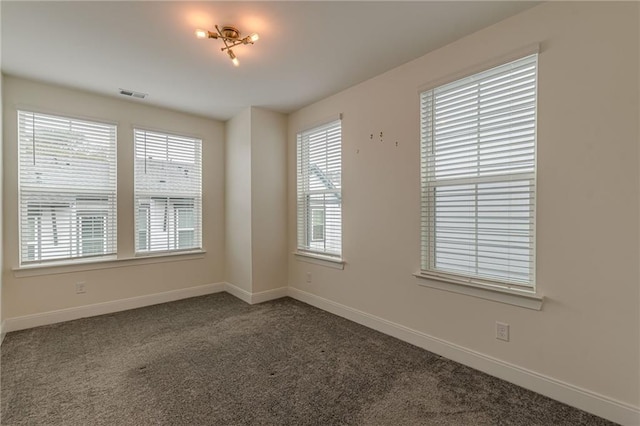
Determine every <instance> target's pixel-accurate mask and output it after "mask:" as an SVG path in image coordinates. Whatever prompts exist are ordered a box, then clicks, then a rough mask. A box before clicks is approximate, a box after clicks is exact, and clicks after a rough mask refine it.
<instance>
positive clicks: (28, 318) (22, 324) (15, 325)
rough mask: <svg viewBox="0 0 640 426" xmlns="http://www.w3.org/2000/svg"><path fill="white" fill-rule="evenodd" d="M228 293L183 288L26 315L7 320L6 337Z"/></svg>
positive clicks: (218, 286)
mask: <svg viewBox="0 0 640 426" xmlns="http://www.w3.org/2000/svg"><path fill="white" fill-rule="evenodd" d="M224 290H225V284H224V283H214V284H205V285H200V286H196V287H187V288H181V289H178V290H171V291H165V292H162V293H154V294H147V295H144V296H137V297H131V298H128V299H120V300H112V301H109V302H102V303H95V304H91V305H85V306H78V307H74V308H67V309H60V310H57V311H49V312H43V313H39V314H33V315H25V316H21V317H15V318H7V319H6V320H5V321H3V322H4V326H3V327H2V332H3V333H9V332H11V331H18V330H24V329H27V328H33V327H39V326H42V325H49V324H55V323H58V322H64V321H71V320H75V319H79V318H86V317H93V316H97V315H104V314H111V313H114V312H119V311H126V310H129V309H136V308H142V307H145V306H151V305H157V304H159V303H166V302H173V301H175V300H180V299H187V298H189V297H197V296H204V295H206V294H211V293H219V292H222V291H224Z"/></svg>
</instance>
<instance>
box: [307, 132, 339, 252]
mask: <svg viewBox="0 0 640 426" xmlns="http://www.w3.org/2000/svg"><path fill="white" fill-rule="evenodd" d="M297 162H298V166H297V171H298V200H297V201H298V251H301V252H308V253H316V254H321V255H327V256H333V257H337V258H339V257H340V256H341V253H342V193H341V187H342V185H341V182H340V181H341V174H342V165H341V162H342V129H341V122H340V120H336V121H333V122H331V123H328V124H325V125H322V126H319V127H316V128H313V129H311V130H307V131H305V132H302V133H299V134H298V157H297Z"/></svg>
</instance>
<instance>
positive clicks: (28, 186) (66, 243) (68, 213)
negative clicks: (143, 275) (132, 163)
mask: <svg viewBox="0 0 640 426" xmlns="http://www.w3.org/2000/svg"><path fill="white" fill-rule="evenodd" d="M16 116H17V132H16V133H17V151H18V184H17V186H18V235H19V237H18V242H19V243H18V259H19V268H31V267H40V266H44V267H48V266H50V265H56V264H68V265H73V264H80V263H86V262H89V261H101V260H108V259H113V258H115V257H116V256H117V249H118V247H117V239H118V230H117V223H118V217H117V215H118V208H117V203H118V194H117V181H118V170H117V169H118V164H117V153H118V139H117V135H118V128H117V123H115V122H109V121H104V120H100V119H95V118H87V117H76V116H70V115H65V114H60V113H57V112H40V111H38V110H34V109H31V108H28V109H22V108H19V109H17V111H16ZM23 120H24V123H23ZM37 121H39V122H40V124H39V128H40V130H39V131H40V132H42V133H41V139H40V143H41V145H40V146H38V145H37V144H38V141H37V135H38V133H37V131H36V122H37ZM29 123H30V124H29ZM29 127H30V128H31V131H30V132H29V131H28V130H29V129H28V128H29ZM97 129H99V130H97ZM65 132H66V133H68V134H66V135H65ZM88 135H91V136H88ZM96 135H98V136H96ZM29 140H30V142H29ZM54 140H64V141H65V143H67V145H68V146H69V147H73V148H74V149H73V150H71V151H70V154H68V155H69V156H68V157H66V156H62V155H60V156H57V158H56V157H52V155H53V154H52V151H51V149H52V148H51V147H52V146H54V145H55V144H54V143H53V142H52V141H54ZM25 144H27V145H31V148H25V146H26V145H25ZM78 147H82V148H86V149H85V150H78ZM29 150H31V151H32V153H31V154H29V155H28V157H25V155H27V152H28V151H29ZM38 151H40V154H38ZM98 151H99V152H100V155H102V156H104V159H103V160H102V162H101V163H99V164H104V165H105V169H106V171H105V172H104V173H105V174H106V175H107V176H108V177H107V180H106V182H107V183H108V185H105V186H102V187H98V188H94V189H93V190H90V191H87V189H86V188H82V186H83V185H85V186H86V183H87V181H86V180H83V181H82V182H72V181H71V180H70V179H62V180H61V179H60V178H59V177H55V173H52V172H51V170H52V169H51V165H50V164H49V165H47V161H46V160H47V156H49V157H51V158H55V161H61V162H66V166H70V168H69V173H68V175H71V174H72V173H71V172H73V171H74V170H75V173H78V171H77V170H76V169H77V168H78V167H80V168H83V170H86V169H87V164H86V162H87V161H96V160H95V157H94V158H91V155H94V156H96V155H97V154H96V152H98ZM78 153H80V154H78ZM82 155H84V156H85V159H84V160H83V159H82V158H81V156H82ZM38 156H40V157H43V158H44V159H45V161H44V162H43V163H42V165H43V167H41V168H38V167H37V166H36V158H37V157H38ZM87 157H88V158H89V159H88V160H87ZM31 158H33V166H34V167H33V172H34V173H35V176H36V181H39V180H40V179H41V176H43V175H44V174H47V173H51V177H50V178H49V180H48V182H45V183H36V184H34V182H33V178H32V175H31V174H30V172H29V169H28V168H26V164H27V163H31V162H32V160H31ZM76 160H77V161H76ZM71 164H73V166H71ZM74 167H75V168H74ZM55 170H56V172H57V173H58V174H60V173H59V171H60V170H64V167H61V168H56V169H55ZM38 176H40V177H38ZM93 176H96V175H95V174H93ZM100 181H101V182H105V180H104V179H103V177H101V178H100ZM87 200H99V201H100V202H102V205H100V210H99V211H100V213H101V214H102V216H103V220H102V225H103V226H102V247H103V249H102V250H101V251H100V253H92V254H83V251H84V244H83V242H84V238H83V230H82V227H81V226H80V221H81V216H82V215H83V214H84V213H85V212H86V211H87V210H86V209H85V207H84V206H83V205H81V203H82V202H83V201H87ZM47 205H48V207H46V206H47ZM47 208H48V209H49V211H48V212H46V211H45V210H46V209H47ZM61 212H62V213H64V214H65V217H64V220H63V221H62V222H60V223H58V222H59V218H57V215H58V214H60V213H61ZM47 221H50V228H51V233H52V234H51V241H50V244H49V245H53V246H58V245H61V246H62V247H61V248H59V249H55V250H54V251H52V252H49V253H47V251H48V250H46V248H45V246H46V245H47V244H46V241H44V240H45V239H46V238H47V236H48V234H49V233H48V232H47V230H46V222H47ZM58 226H62V227H64V228H65V232H64V234H63V237H64V238H63V241H62V242H60V238H62V237H60V235H59V234H60V232H62V230H59V229H58ZM25 234H26V235H25ZM29 237H32V238H31V239H29V240H27V239H26V238H29ZM31 248H33V250H31ZM31 253H33V255H31ZM56 253H64V255H59V254H56ZM43 257H45V258H43Z"/></svg>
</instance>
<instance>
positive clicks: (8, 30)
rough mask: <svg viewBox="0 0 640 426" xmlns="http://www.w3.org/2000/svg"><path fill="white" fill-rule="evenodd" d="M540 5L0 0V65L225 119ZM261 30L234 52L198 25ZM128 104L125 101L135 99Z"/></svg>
mask: <svg viewBox="0 0 640 426" xmlns="http://www.w3.org/2000/svg"><path fill="white" fill-rule="evenodd" d="M535 4H537V3H536V2H514V1H497V2H484V1H471V2H398V1H377V2H328V1H318V2H312V1H300V2H294V1H283V2H183V1H177V2H146V1H129V2H121V1H106V2H93V1H80V2H75V1H68V2H49V1H44V2H28V1H27V2H25V1H6V0H4V1H2V11H1V12H2V13H1V16H2V22H1V25H2V51H1V54H2V71H3V72H4V73H6V74H9V75H17V76H23V77H27V78H32V79H36V80H41V81H45V82H50V83H54V84H61V85H65V86H71V87H77V88H80V89H86V90H90V91H93V92H97V93H102V94H106V95H112V96H120V95H117V91H118V88H124V89H130V90H135V91H139V92H144V93H148V94H149V96H148V97H147V99H145V100H143V101H138V102H143V103H148V104H153V105H159V106H164V107H168V108H172V109H177V110H181V111H186V112H190V113H195V114H199V115H204V116H208V117H212V118H217V119H222V120H226V119H228V118H230V117H232V116H233V115H235V114H236V113H237V112H239V111H240V110H241V109H243V108H245V107H247V106H250V105H252V106H261V107H265V108H270V109H274V110H276V111H280V112H285V113H286V112H291V111H295V110H296V109H298V108H300V107H303V106H305V105H308V104H310V103H312V102H314V101H317V100H319V99H322V98H324V97H327V96H329V95H331V94H334V93H336V92H339V91H340V90H343V89H345V88H347V87H350V86H353V85H354V84H357V83H359V82H362V81H364V80H367V79H369V78H371V77H373V76H376V75H378V74H380V73H382V72H385V71H387V70H390V69H392V68H394V67H396V66H398V65H400V64H403V63H405V62H408V61H410V60H412V59H415V58H417V57H420V56H422V55H424V54H425V53H427V52H429V51H432V50H434V49H437V48H439V47H441V46H444V45H446V44H448V43H450V42H452V41H454V40H456V39H459V38H461V37H463V36H465V35H467V34H470V33H472V32H474V31H477V30H479V29H481V28H484V27H486V26H489V25H491V24H493V23H496V22H498V21H500V20H502V19H504V18H506V17H508V16H511V15H514V14H516V13H518V12H520V11H522V10H524V9H527V8H529V7H532V6H534V5H535ZM215 24H218V25H220V26H223V25H233V26H236V27H238V28H239V29H240V31H242V33H243V35H247V34H250V33H252V32H257V33H259V34H260V40H259V41H258V42H257V43H256V44H255V45H253V46H239V47H238V48H236V49H234V51H235V52H236V54H237V56H238V58H239V60H240V67H238V68H236V67H234V66H233V65H232V64H231V61H230V60H229V58H228V57H227V56H226V55H224V54H223V53H222V52H220V50H219V48H220V47H221V42H220V41H217V40H198V39H196V38H195V36H194V29H196V28H204V29H210V30H213V29H214V25H215ZM132 101H133V100H132Z"/></svg>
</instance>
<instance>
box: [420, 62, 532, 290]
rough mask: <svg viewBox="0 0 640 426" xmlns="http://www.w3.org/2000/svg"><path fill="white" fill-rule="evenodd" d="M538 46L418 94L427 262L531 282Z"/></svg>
mask: <svg viewBox="0 0 640 426" xmlns="http://www.w3.org/2000/svg"><path fill="white" fill-rule="evenodd" d="M536 81H537V54H535V55H531V56H527V57H525V58H522V59H519V60H516V61H514V62H511V63H508V64H505V65H502V66H499V67H496V68H493V69H490V70H488V71H485V72H482V73H479V74H476V75H473V76H471V77H468V78H465V79H462V80H459V81H455V82H453V83H450V84H446V85H444V86H440V87H437V88H435V89H432V90H429V91H426V92H423V93H422V94H421V115H422V120H421V121H422V127H421V136H422V148H421V149H422V156H421V157H422V168H421V169H422V193H423V196H422V250H423V265H422V269H423V270H425V271H429V272H432V273H451V274H455V275H462V276H465V277H467V278H471V279H472V280H473V279H478V280H479V281H480V282H481V281H482V280H487V281H490V282H494V281H497V282H501V283H506V284H512V285H515V287H516V288H517V287H518V286H522V287H524V288H531V287H533V285H534V272H535V265H534V254H535V253H534V252H535V250H534V238H535V224H534V219H535V214H534V213H535V159H536V150H535V143H536Z"/></svg>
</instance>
